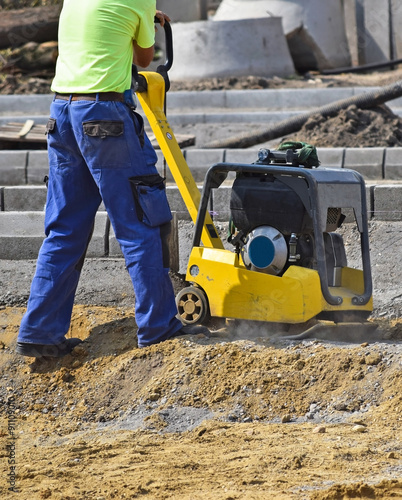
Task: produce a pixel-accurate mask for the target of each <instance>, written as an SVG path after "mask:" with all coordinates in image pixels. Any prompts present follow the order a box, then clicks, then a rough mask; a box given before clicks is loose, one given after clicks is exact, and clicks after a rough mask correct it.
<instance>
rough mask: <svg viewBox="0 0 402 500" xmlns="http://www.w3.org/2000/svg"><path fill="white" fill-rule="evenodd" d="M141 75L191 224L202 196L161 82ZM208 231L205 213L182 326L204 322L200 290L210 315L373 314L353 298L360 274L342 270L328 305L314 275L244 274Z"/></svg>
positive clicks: (300, 271)
mask: <svg viewBox="0 0 402 500" xmlns="http://www.w3.org/2000/svg"><path fill="white" fill-rule="evenodd" d="M140 74H141V75H142V76H143V77H144V78H145V80H146V82H147V90H146V91H144V92H140V93H138V94H137V95H138V99H139V102H140V104H141V107H142V110H143V111H144V113H145V115H146V117H147V119H148V121H149V124H150V126H151V128H152V131H153V133H154V134H155V137H156V140H157V142H158V144H159V146H160V148H161V151H162V153H163V155H164V157H165V159H166V162H167V164H168V166H169V169H170V172H171V174H172V176H173V178H174V181H175V183H176V184H177V186H178V188H179V191H180V193H181V195H182V198H183V200H184V203H185V205H186V207H187V209H188V211H189V213H190V216H191V218H192V220H193V222H194V223H195V222H196V219H197V214H198V209H199V204H200V199H201V195H200V192H199V189H198V187H197V185H196V183H195V181H194V178H193V176H192V174H191V171H190V169H189V167H188V165H187V163H186V161H185V158H184V156H183V154H182V152H181V150H180V147H179V145H178V143H177V140H176V138H175V136H174V133H173V131H172V129H171V127H170V125H169V123H168V120H167V118H166V116H165V113H164V100H165V80H164V78H163V77H162V76H161V75H160V74H159V73H154V72H141V73H140ZM211 228H214V226H213V221H212V220H211V217H210V215H209V214H208V213H207V214H206V219H205V221H204V226H203V230H202V236H201V239H202V245H200V246H195V247H193V249H192V251H191V255H190V258H189V262H188V267H187V274H186V280H187V281H188V282H190V283H192V284H194V285H195V288H194V292H195V297H193V298H191V300H190V304H189V309H188V311H186V307H185V308H184V311H183V314H182V319H183V320H184V321H185V322H186V321H187V322H188V323H197V322H199V321H200V320H202V319H203V317H204V316H203V314H200V315H199V316H198V315H197V314H196V310H197V307H198V301H201V302H202V300H203V298H202V291H203V292H204V293H205V296H206V299H207V305H205V304H201V309H203V308H204V309H205V307H207V308H208V309H209V313H210V315H211V316H212V317H221V318H238V319H244V320H255V321H266V322H279V323H289V324H296V323H303V322H306V321H308V320H309V319H311V318H314V317H316V316H317V315H319V314H320V313H322V312H324V311H327V312H335V311H336V312H346V311H348V312H350V311H352V312H353V311H358V312H360V313H363V314H364V313H367V316H368V314H369V313H370V312H371V311H372V307H373V302H372V297H370V298H369V300H368V301H367V302H366V303H364V304H356V303H355V301H354V299H353V298H354V297H355V296H356V295H359V294H362V293H363V290H364V276H363V271H362V270H358V269H353V268H349V267H344V268H343V269H342V276H341V286H339V287H336V288H335V287H334V288H331V293H332V294H333V295H336V296H337V297H340V298H341V300H340V301H339V302H340V303H338V304H330V303H328V301H327V300H326V299H325V298H324V296H323V293H322V289H321V282H320V276H319V274H318V271H316V270H312V269H308V268H304V267H300V266H295V265H291V266H290V267H289V268H288V269H287V270H286V272H285V273H284V274H283V275H282V276H273V275H269V274H264V273H260V272H256V271H252V270H249V269H247V268H246V267H245V265H244V264H243V262H242V260H241V258H239V256H238V255H237V254H236V253H235V252H232V251H230V250H225V248H224V245H223V243H222V240H221V239H220V237H219V235H218V232H217V231H216V230H213V229H212V230H211ZM197 289H200V294H201V296H200V297H199V296H198V294H197ZM187 313H188V317H187Z"/></svg>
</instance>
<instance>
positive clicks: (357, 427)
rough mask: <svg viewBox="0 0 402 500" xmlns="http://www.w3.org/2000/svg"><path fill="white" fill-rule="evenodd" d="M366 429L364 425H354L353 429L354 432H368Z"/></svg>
mask: <svg viewBox="0 0 402 500" xmlns="http://www.w3.org/2000/svg"><path fill="white" fill-rule="evenodd" d="M366 430H367V429H366V427H365V426H364V425H354V426H353V427H352V431H353V432H366Z"/></svg>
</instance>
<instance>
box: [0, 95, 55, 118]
mask: <svg viewBox="0 0 402 500" xmlns="http://www.w3.org/2000/svg"><path fill="white" fill-rule="evenodd" d="M52 98H53V95H52V94H27V95H4V94H3V95H0V117H3V116H5V115H14V116H18V115H20V116H23V115H26V114H28V113H31V112H35V114H37V115H49V108H50V104H51V102H52Z"/></svg>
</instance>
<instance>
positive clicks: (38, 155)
mask: <svg viewBox="0 0 402 500" xmlns="http://www.w3.org/2000/svg"><path fill="white" fill-rule="evenodd" d="M48 173H49V163H48V158H47V151H30V152H29V155H28V169H27V181H28V184H41V185H43V179H44V177H45V176H46V175H48Z"/></svg>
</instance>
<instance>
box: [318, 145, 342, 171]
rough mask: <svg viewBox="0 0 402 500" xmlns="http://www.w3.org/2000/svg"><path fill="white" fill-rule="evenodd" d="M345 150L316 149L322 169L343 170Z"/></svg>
mask: <svg viewBox="0 0 402 500" xmlns="http://www.w3.org/2000/svg"><path fill="white" fill-rule="evenodd" d="M345 151H346V149H345V148H317V154H318V159H319V160H320V162H321V163H320V165H321V166H322V167H331V168H343V164H344V160H345Z"/></svg>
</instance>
